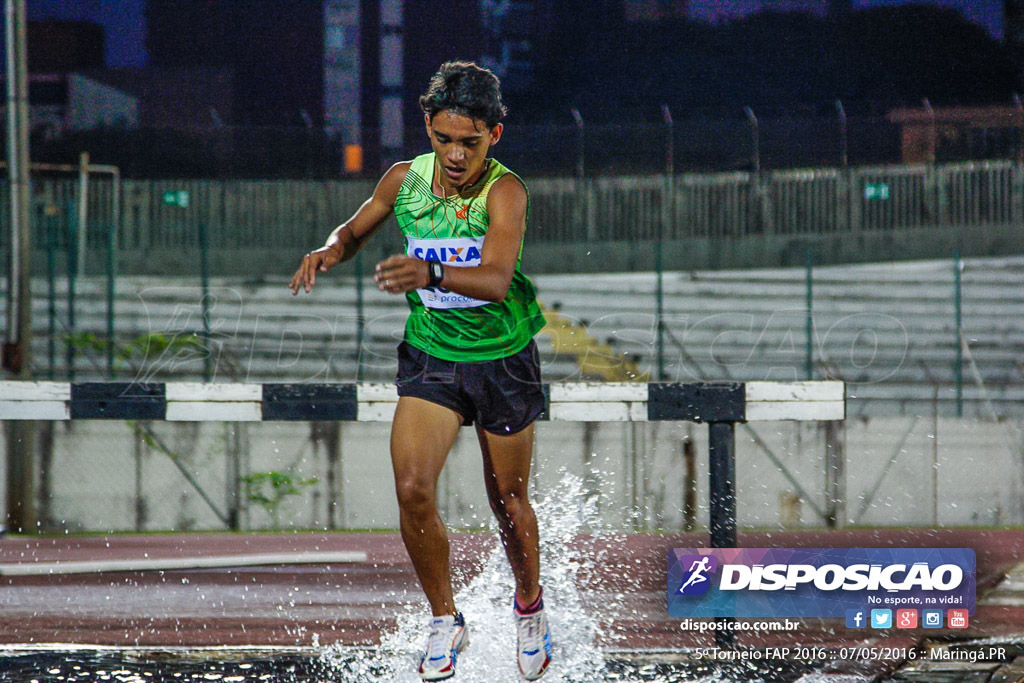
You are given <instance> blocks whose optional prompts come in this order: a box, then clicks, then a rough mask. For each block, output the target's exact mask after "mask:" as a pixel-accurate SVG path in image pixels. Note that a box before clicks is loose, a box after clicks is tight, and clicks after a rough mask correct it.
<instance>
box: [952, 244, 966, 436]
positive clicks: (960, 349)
mask: <svg viewBox="0 0 1024 683" xmlns="http://www.w3.org/2000/svg"><path fill="white" fill-rule="evenodd" d="M963 270H964V262H963V261H962V260H960V252H959V251H955V252H953V307H954V311H953V314H954V317H955V320H954V327H955V329H956V339H955V340H954V341H955V343H956V361H955V362H954V363H955V364H954V365H953V376H954V378H955V382H956V416H957V417H963V416H964V338H963V307H962V304H963V301H962V289H963V287H962V283H961V274H962V273H963Z"/></svg>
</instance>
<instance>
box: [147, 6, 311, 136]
mask: <svg viewBox="0 0 1024 683" xmlns="http://www.w3.org/2000/svg"><path fill="white" fill-rule="evenodd" d="M146 23H147V38H146V48H147V51H148V53H149V59H150V63H151V64H152V65H153V66H154V67H158V68H181V67H204V66H206V67H216V68H219V69H229V70H231V71H232V72H233V73H234V87H233V107H232V111H233V118H232V120H225V121H224V123H226V124H229V125H246V126H301V125H303V124H306V125H313V126H317V127H319V126H322V125H323V123H324V117H323V113H324V99H323V93H324V1H323V0H245V2H239V1H238V0H149V2H148V4H147V8H146Z"/></svg>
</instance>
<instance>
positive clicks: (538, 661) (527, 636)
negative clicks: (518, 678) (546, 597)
mask: <svg viewBox="0 0 1024 683" xmlns="http://www.w3.org/2000/svg"><path fill="white" fill-rule="evenodd" d="M513 609H514V610H515V614H516V641H517V643H516V644H517V652H518V659H519V671H520V672H521V673H522V674H523V677H524V678H525V679H526V680H528V681H535V680H537V679H538V678H540V677H541V676H543V675H544V672H545V671H547V670H548V665H549V664H551V629H550V628H548V618H547V616H546V615H545V614H544V601H543V600H542V601H541V603H540V609H538V610H537V611H536V612H532V613H530V614H522V613H521V612H520V611H519V607H518V606H515V607H513Z"/></svg>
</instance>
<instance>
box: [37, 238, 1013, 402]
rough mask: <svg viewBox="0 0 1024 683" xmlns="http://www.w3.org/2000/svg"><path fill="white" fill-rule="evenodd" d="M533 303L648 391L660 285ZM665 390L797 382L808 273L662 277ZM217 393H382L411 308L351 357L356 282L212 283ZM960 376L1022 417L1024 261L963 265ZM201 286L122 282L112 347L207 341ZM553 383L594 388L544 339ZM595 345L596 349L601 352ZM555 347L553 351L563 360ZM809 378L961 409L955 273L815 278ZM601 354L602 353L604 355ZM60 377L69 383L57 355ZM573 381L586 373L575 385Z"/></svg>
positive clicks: (93, 318) (43, 343)
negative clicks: (232, 386) (301, 288)
mask: <svg viewBox="0 0 1024 683" xmlns="http://www.w3.org/2000/svg"><path fill="white" fill-rule="evenodd" d="M534 281H535V282H536V284H537V286H538V290H539V292H540V296H541V299H542V301H543V303H544V304H545V305H546V306H547V307H548V308H549V309H551V310H553V311H557V313H558V315H559V316H561V317H563V318H566V319H568V320H571V321H575V322H577V324H578V326H579V328H580V329H582V330H585V331H586V334H587V335H589V337H590V338H591V339H592V340H593V341H594V342H595V345H596V346H602V345H607V347H608V348H609V349H610V353H612V354H613V355H615V354H618V355H620V356H621V358H622V359H623V364H624V366H628V367H630V368H635V369H636V370H635V371H632V370H631V372H633V373H634V374H635V373H641V374H642V373H647V375H648V376H649V377H650V378H651V379H659V376H658V345H657V337H658V334H657V325H656V299H655V292H656V286H657V279H656V275H655V274H654V273H629V274H604V275H542V276H537V277H535V278H534ZM55 284H56V289H57V296H56V312H57V315H56V321H57V337H58V340H62V339H63V337H64V334H65V325H66V321H67V307H66V281H65V280H64V279H58V281H57V282H56V283H55ZM663 287H664V298H663V300H664V316H665V317H664V324H665V334H664V367H665V373H664V376H662V377H661V378H660V379H665V380H673V381H674V380H680V381H692V380H702V379H703V380H724V379H734V380H783V381H789V380H794V379H804V378H805V377H806V369H805V366H806V340H807V331H806V329H807V315H806V297H807V286H806V272H805V270H804V269H802V268H794V269H773V270H745V271H707V272H666V273H665V274H664V278H663ZM33 291H34V293H35V303H34V309H33V320H34V324H33V327H34V330H35V342H34V344H33V352H34V354H35V358H36V360H35V363H34V366H35V368H36V369H37V372H36V375H37V376H39V377H45V376H47V375H48V373H49V371H50V364H49V350H48V343H47V342H48V339H47V329H48V323H49V315H48V301H47V283H46V282H45V281H42V280H36V281H34V283H33ZM209 292H210V294H209V296H210V298H209V299H208V302H209V320H210V324H209V329H210V337H211V342H212V343H211V348H212V349H213V350H214V356H213V357H212V358H211V361H210V363H209V367H210V369H211V372H212V374H213V377H212V379H215V380H222V381H228V380H232V381H252V382H262V381H289V382H295V381H302V380H307V379H308V380H314V379H320V380H322V381H353V380H354V379H356V378H357V376H358V377H359V378H361V379H365V380H376V381H380V380H388V379H390V378H392V377H393V376H394V371H395V367H396V361H395V353H394V347H395V345H397V343H398V342H399V341H400V339H401V335H402V329H403V325H404V321H405V315H406V306H405V302H404V299H403V298H401V297H392V296H388V295H385V294H382V293H380V292H379V291H377V289H376V288H375V287H374V286H373V284H372V282H370V281H365V282H364V285H363V297H364V310H365V313H364V327H363V330H364V331H363V343H362V346H361V348H360V347H359V345H358V344H357V339H358V332H357V330H358V318H357V305H356V301H357V292H356V286H355V282H354V280H353V278H351V277H349V276H345V275H342V276H336V275H334V274H331V275H328V276H325V277H322V278H321V280H320V282H319V284H318V286H317V287H316V289H315V290H314V292H313V294H311V295H305V294H300V295H299V296H298V297H297V298H293V297H292V296H291V294H290V292H289V291H288V289H287V287H286V282H285V280H283V279H281V278H273V279H270V278H268V279H266V280H249V281H245V280H241V279H231V280H229V279H222V278H217V279H214V280H212V281H211V283H210V290H209ZM77 296H78V299H77V304H76V307H75V310H76V330H77V331H78V332H79V333H82V332H87V333H92V334H94V335H96V337H97V338H104V337H105V334H106V332H105V330H106V300H105V296H106V283H105V281H104V280H103V279H101V278H83V279H81V280H80V281H79V282H78V283H77ZM961 296H962V305H961V310H962V333H963V338H964V340H965V341H966V348H965V350H964V353H963V363H962V365H961V373H962V378H963V384H962V392H963V396H964V400H965V403H964V411H965V414H971V415H980V416H985V417H992V416H993V415H996V416H1000V417H1003V416H1005V417H1019V416H1021V414H1022V413H1024V408H1022V406H1024V258H995V259H968V260H965V261H964V262H963V270H962V287H961ZM201 301H202V291H201V289H200V287H199V282H198V280H185V279H182V278H144V277H125V278H119V279H118V281H117V296H116V303H115V308H116V315H115V320H116V325H115V327H116V337H117V340H118V344H119V345H121V346H124V345H125V344H127V343H129V341H130V340H132V339H136V338H138V337H140V336H142V335H146V334H152V333H160V334H163V335H165V337H173V338H177V339H187V338H189V335H191V334H201V333H202V330H203V324H202V305H201ZM538 344H539V346H540V349H541V355H542V360H543V363H544V369H545V377H546V379H547V380H550V381H558V380H580V379H599V377H596V376H594V375H592V374H588V372H587V371H586V369H587V367H588V364H586V363H584V362H581V358H580V357H579V356H578V355H573V354H568V353H565V352H556V344H555V343H554V338H553V336H552V335H548V334H543V333H542V334H541V335H539V337H538ZM596 346H595V348H596ZM558 348H562V347H561V346H558ZM812 349H813V373H814V377H815V378H816V379H822V378H828V377H832V378H836V379H843V380H845V381H846V382H848V383H849V387H850V388H849V392H850V414H851V415H865V416H867V415H896V414H912V415H917V414H930V411H931V410H932V409H934V408H936V407H937V409H938V410H939V412H940V413H942V414H951V411H953V410H954V409H955V402H954V398H955V392H956V357H957V354H956V322H955V297H954V265H953V262H952V260H948V261H921V262H895V263H885V264H869V265H850V266H830V267H823V268H818V269H815V270H814V272H813V327H812ZM607 352H608V351H604V352H603V353H607ZM201 355H202V354H201V353H199V352H197V351H196V350H195V349H194V348H192V347H189V346H188V345H186V346H184V347H179V348H176V349H175V350H174V352H173V353H165V354H162V355H159V356H154V355H151V356H150V357H148V358H143V357H142V355H141V353H137V354H136V355H135V357H134V358H133V359H131V360H130V361H126V362H122V363H120V367H119V370H118V372H117V376H118V377H119V378H122V379H132V378H135V377H145V378H149V379H155V380H167V381H171V380H182V379H200V378H202V377H203V373H204V362H203V359H202V357H201ZM54 361H55V364H54V369H53V371H54V374H55V376H56V377H57V378H63V377H66V376H67V370H66V367H65V353H64V349H63V344H62V341H58V343H57V344H56V354H55V358H54ZM581 368H583V369H582V370H581ZM105 376H106V357H105V354H103V353H102V352H101V351H97V350H95V349H94V350H85V349H82V350H81V351H80V352H78V353H77V354H76V361H75V378H76V379H77V380H80V381H81V380H87V379H99V378H104V377H105Z"/></svg>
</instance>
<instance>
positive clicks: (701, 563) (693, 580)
mask: <svg viewBox="0 0 1024 683" xmlns="http://www.w3.org/2000/svg"><path fill="white" fill-rule="evenodd" d="M710 562H711V558H710V557H707V556H704V557H702V558H700V559H699V560H694V561H693V563H692V564H691V565H690V568H689V569H688V570H687V571H689V572H690V576H689V578H687V579H686V581H684V582H683V585H682V586H680V587H679V592H680V593H683V594H685V593H687V592H688V591H687V590H686V589H687V588H689V587H690V586H694V585H697V584H699V583H704V582H705V581H707V580H708V577H707V576H705V573H707V572H709V571H714V568H713V567H711V566H710Z"/></svg>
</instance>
